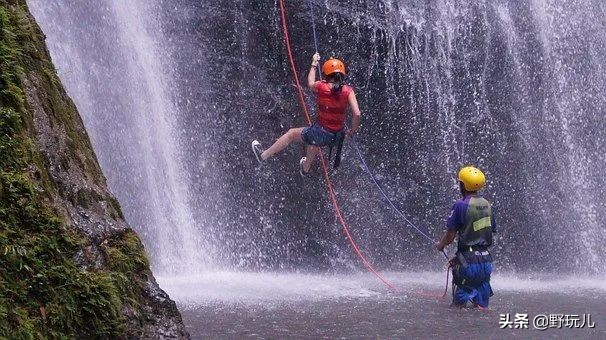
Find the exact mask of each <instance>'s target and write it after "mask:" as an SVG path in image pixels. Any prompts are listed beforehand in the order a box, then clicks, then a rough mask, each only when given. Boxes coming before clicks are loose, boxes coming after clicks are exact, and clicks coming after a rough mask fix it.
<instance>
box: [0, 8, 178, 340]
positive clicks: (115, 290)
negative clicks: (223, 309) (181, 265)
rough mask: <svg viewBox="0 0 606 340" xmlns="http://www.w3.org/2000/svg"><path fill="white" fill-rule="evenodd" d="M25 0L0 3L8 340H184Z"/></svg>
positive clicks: (0, 303)
mask: <svg viewBox="0 0 606 340" xmlns="http://www.w3.org/2000/svg"><path fill="white" fill-rule="evenodd" d="M44 39H45V37H44V35H43V33H42V32H41V31H40V29H39V27H38V25H37V24H36V22H35V20H34V19H33V17H32V16H31V15H30V13H29V11H28V9H27V5H26V3H25V1H24V0H0V165H1V176H0V337H32V336H33V337H52V338H55V337H84V338H89V337H118V338H188V334H187V332H186V331H185V327H184V325H183V323H182V320H181V315H180V314H179V312H178V310H177V308H176V305H175V303H174V302H173V301H172V300H170V298H169V297H168V295H167V294H166V293H165V292H164V291H162V289H160V287H159V286H158V284H157V283H156V281H155V279H154V277H153V275H152V273H151V271H150V269H149V261H148V259H147V256H146V254H145V250H144V248H143V245H142V244H141V242H140V240H139V237H138V236H137V235H136V233H135V232H134V231H133V230H132V229H130V228H129V226H128V224H127V223H126V221H125V220H124V217H123V215H122V212H121V210H120V205H119V204H118V202H117V200H116V199H115V198H114V197H113V195H112V194H111V192H110V191H109V189H108V187H107V185H106V180H105V178H104V176H103V174H102V172H101V169H100V167H99V164H98V162H97V159H96V157H95V154H94V152H93V149H92V146H91V144H90V141H89V138H88V136H87V134H86V131H85V129H84V126H83V123H82V121H81V118H80V116H79V115H78V112H77V110H76V107H75V106H74V104H73V102H72V101H71V100H70V98H69V97H68V96H67V94H66V92H65V90H64V88H63V86H62V85H61V82H60V81H59V78H58V77H57V74H56V71H55V69H54V67H53V65H52V62H51V59H50V56H49V53H48V51H47V49H46V46H45V43H44Z"/></svg>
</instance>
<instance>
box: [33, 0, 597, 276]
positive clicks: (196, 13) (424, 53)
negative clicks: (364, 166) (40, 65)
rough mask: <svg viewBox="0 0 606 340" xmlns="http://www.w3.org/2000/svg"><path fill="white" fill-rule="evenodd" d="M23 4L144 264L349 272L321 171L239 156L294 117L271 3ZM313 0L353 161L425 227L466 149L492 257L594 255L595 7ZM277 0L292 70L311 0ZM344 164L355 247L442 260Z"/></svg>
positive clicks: (386, 256)
mask: <svg viewBox="0 0 606 340" xmlns="http://www.w3.org/2000/svg"><path fill="white" fill-rule="evenodd" d="M29 3H30V5H31V6H32V10H33V12H34V14H35V16H36V18H37V19H38V20H39V22H40V24H41V26H42V28H43V30H44V32H45V33H46V34H47V36H48V43H49V48H50V50H51V54H52V55H53V59H54V61H55V63H56V65H57V67H58V69H59V74H60V76H61V78H62V79H63V80H64V82H65V83H66V85H67V88H68V90H69V93H70V95H71V96H72V97H73V98H74V100H75V102H76V104H77V105H78V108H79V109H80V111H81V113H82V115H83V117H84V120H85V123H86V125H87V128H88V130H89V132H90V135H91V138H92V140H93V144H94V147H95V150H96V151H97V154H98V155H99V158H100V161H101V164H102V167H103V169H104V171H105V174H106V176H107V177H108V180H109V182H110V185H111V187H112V189H113V190H114V191H115V192H116V194H117V196H118V198H119V199H120V201H121V203H122V204H123V206H124V210H125V214H126V217H127V219H128V220H129V222H130V223H131V224H132V225H133V226H134V227H135V228H136V229H137V230H138V231H139V232H140V233H141V234H142V236H143V238H144V240H145V244H146V246H147V247H148V250H149V252H150V253H151V257H152V262H153V263H154V265H155V267H156V268H157V269H159V270H161V271H165V272H170V271H171V270H174V271H181V272H182V271H185V272H196V271H199V270H202V271H204V268H203V267H204V266H207V265H209V264H213V265H214V267H216V268H221V269H236V270H242V269H245V270H267V269H270V270H311V271H317V270H330V271H341V270H350V269H351V268H355V267H357V262H356V260H355V258H354V257H352V255H351V252H350V251H349V250H348V248H347V247H348V246H347V243H346V242H345V241H344V240H343V238H342V236H341V233H340V231H339V228H338V226H337V225H336V224H335V220H334V218H333V212H332V210H331V209H332V208H331V207H330V205H329V204H328V202H327V200H326V192H325V191H324V188H323V184H322V183H321V181H320V180H319V177H320V176H319V174H318V173H316V174H315V175H314V177H313V178H312V179H302V178H299V177H298V176H297V162H298V159H299V157H300V156H301V150H300V148H298V147H291V148H290V149H288V150H287V151H286V152H285V153H284V154H282V155H280V156H278V157H277V158H276V159H274V160H272V161H271V162H269V163H268V164H267V165H266V166H264V167H261V168H259V167H256V164H255V162H254V159H253V157H252V155H251V154H250V151H249V149H250V144H249V143H250V141H251V140H252V139H259V140H261V141H262V142H263V143H264V145H268V144H269V143H271V142H272V141H273V140H274V139H275V138H276V137H278V136H279V135H280V134H281V133H283V132H284V131H285V130H286V129H288V128H289V127H292V126H301V125H303V124H304V122H303V120H302V118H301V115H300V108H299V107H298V104H297V102H296V100H295V98H294V96H293V87H292V84H291V76H290V74H289V69H288V64H287V63H286V59H285V55H284V44H283V40H282V33H281V31H280V21H279V16H278V15H277V14H278V13H277V12H276V6H275V3H274V2H273V1H261V2H254V3H246V2H238V1H237V2H234V3H232V4H231V5H230V6H228V7H225V5H224V4H223V3H221V2H211V1H193V0H175V1H171V2H167V1H156V2H148V1H142V0H140V1H119V0H114V1H110V0H104V1H95V2H92V1H90V2H78V3H71V2H69V3H68V2H67V1H62V0H54V1H37V0H31V1H29ZM311 3H312V5H313V6H314V7H315V13H316V16H317V26H318V37H319V45H320V52H321V54H322V55H323V56H324V57H328V56H330V55H336V56H339V57H342V58H343V59H345V61H346V63H347V66H348V68H349V70H350V71H349V78H348V81H349V82H350V83H351V84H352V85H353V86H354V88H355V89H356V91H357V93H358V99H359V101H360V104H361V107H362V111H363V126H362V129H361V130H360V134H359V136H358V138H359V141H360V144H361V147H362V150H363V152H364V154H365V156H366V158H367V161H368V163H369V165H370V166H371V167H372V168H373V170H374V171H375V173H376V174H377V176H378V179H379V181H380V182H381V183H382V185H383V186H384V187H385V188H386V190H387V193H388V195H390V196H391V197H392V198H393V199H394V200H395V201H396V202H397V204H398V206H399V207H401V208H402V209H403V210H404V211H405V212H406V213H407V214H408V215H409V216H410V218H411V219H412V220H413V222H414V223H416V224H417V225H418V226H419V227H420V228H423V230H426V231H427V232H428V233H429V234H430V235H432V236H434V237H436V238H437V237H438V235H439V234H440V233H441V232H442V230H443V225H444V219H445V217H446V216H447V215H448V212H449V208H450V205H451V204H452V202H453V201H454V200H455V199H456V198H457V189H456V185H457V182H456V180H455V175H456V171H457V169H458V168H459V167H460V166H462V165H464V164H469V163H473V164H477V165H478V166H479V167H480V168H482V169H484V170H485V171H486V173H487V174H488V185H487V188H486V191H485V194H486V197H487V198H488V199H489V200H491V201H492V202H493V203H494V207H495V211H496V216H497V221H498V224H499V231H500V233H499V235H498V237H497V242H496V245H495V257H496V258H498V259H499V261H498V264H499V266H502V267H503V268H504V269H510V268H511V269H513V270H520V271H535V270H540V271H545V272H556V271H562V270H563V271H567V272H578V273H598V272H600V271H602V270H603V269H604V262H603V261H602V260H601V259H600V255H601V254H603V253H604V244H605V243H606V242H605V241H606V236H605V235H604V228H603V225H604V221H605V220H606V207H605V206H604V202H605V201H606V191H605V190H604V187H603V184H604V180H603V178H604V175H605V174H604V169H605V168H606V167H605V165H606V159H605V157H604V153H603V152H602V150H604V148H605V147H606V135H605V134H606V132H605V131H606V120H605V119H604V114H603V112H602V111H603V110H602V107H605V106H606V97H605V95H604V90H605V89H606V84H605V82H606V80H605V79H606V77H605V76H606V74H605V70H604V67H603V64H604V62H603V59H604V57H603V55H605V52H606V40H605V38H604V37H605V36H606V29H605V28H604V25H603V24H602V22H603V20H602V15H603V14H604V12H605V8H604V7H605V5H604V4H603V2H601V1H547V0H544V1H541V0H535V1H529V2H515V1H504V0H502V1H448V0H440V1H438V0H436V1H431V2H418V1H406V0H399V1H387V0H385V1H364V0H358V1H352V2H347V3H344V2H342V1H333V0H325V1H318V0H314V1H311ZM287 11H288V16H289V25H290V27H291V29H292V35H293V37H292V38H293V39H292V40H293V41H292V43H293V47H294V52H295V59H296V62H297V64H298V65H299V66H300V69H301V71H303V70H305V69H306V67H307V64H308V62H309V58H310V56H311V54H312V53H313V42H312V32H311V22H310V12H309V7H308V3H307V2H289V1H287ZM342 164H343V165H342V167H341V168H340V169H339V170H338V171H333V173H332V177H333V180H334V182H335V185H336V188H337V196H338V199H339V201H340V202H341V204H342V205H343V209H344V212H345V216H346V217H347V220H348V221H349V223H350V224H351V227H352V232H353V234H354V237H355V238H356V239H357V240H359V243H360V246H361V247H362V249H363V250H364V251H365V252H366V253H367V254H368V255H369V257H370V259H371V261H372V262H373V263H376V264H377V265H378V266H379V267H380V268H386V269H387V268H389V269H393V270H415V269H418V268H428V269H437V268H439V267H440V266H441V263H440V262H439V261H437V259H438V258H439V257H438V256H437V255H436V254H435V252H434V251H433V249H432V248H431V247H430V246H429V245H428V244H426V243H424V241H423V240H422V239H421V238H419V236H418V235H416V234H415V233H414V232H413V231H411V230H410V229H408V228H407V227H406V225H405V224H403V223H402V221H400V220H398V219H397V218H396V216H395V215H394V214H393V212H392V211H391V210H390V209H389V208H388V207H387V206H385V205H384V202H383V201H382V198H381V196H380V195H378V194H377V193H376V191H375V190H374V188H373V187H372V184H371V183H370V182H369V181H368V179H367V178H366V177H365V174H364V173H363V172H362V171H361V169H360V167H359V163H358V162H357V160H356V159H355V154H354V153H353V152H352V149H351V147H350V146H349V145H346V148H345V153H344V161H343V163H342ZM519 254H525V256H519ZM563 259H566V260H563ZM198 266H201V267H198Z"/></svg>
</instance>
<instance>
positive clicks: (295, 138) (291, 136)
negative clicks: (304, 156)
mask: <svg viewBox="0 0 606 340" xmlns="http://www.w3.org/2000/svg"><path fill="white" fill-rule="evenodd" d="M301 131H303V128H294V129H290V130H288V131H287V132H286V133H285V134H283V135H282V137H280V138H278V140H277V141H276V142H275V143H274V144H273V145H272V146H271V147H269V149H267V150H265V151H263V153H262V154H261V158H262V159H263V160H264V161H265V160H267V159H269V158H270V157H271V156H273V155H275V154H276V153H278V152H280V151H282V150H284V148H286V147H287V146H288V145H289V144H290V143H292V142H297V143H303V140H302V139H301Z"/></svg>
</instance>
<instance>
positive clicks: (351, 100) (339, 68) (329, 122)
mask: <svg viewBox="0 0 606 340" xmlns="http://www.w3.org/2000/svg"><path fill="white" fill-rule="evenodd" d="M319 61H320V55H319V54H318V53H316V54H314V56H313V58H312V63H311V68H310V69H309V73H308V75H307V86H308V87H309V88H310V89H312V90H313V91H314V92H315V93H316V101H317V103H318V119H317V120H316V122H315V123H313V124H312V125H311V126H308V127H300V128H292V129H290V130H288V131H287V132H286V133H285V134H284V135H282V137H280V138H278V140H277V141H276V142H275V143H274V144H273V145H272V146H271V147H270V148H269V149H267V150H265V151H263V149H262V148H261V143H259V142H258V141H257V140H254V141H253V142H252V149H253V152H254V154H255V156H256V157H257V161H259V163H263V162H265V161H266V160H267V159H269V158H270V157H272V156H273V155H274V154H276V153H278V152H280V151H282V150H283V149H284V148H286V147H287V146H288V145H289V144H290V143H291V142H293V141H294V142H299V143H305V144H306V156H305V157H303V158H301V160H300V161H299V165H300V173H301V175H303V176H305V175H306V174H307V173H308V172H309V170H310V168H311V165H312V164H313V162H314V160H315V158H316V156H317V154H318V150H319V147H323V146H330V147H332V146H334V145H336V144H339V143H342V141H343V137H344V135H345V134H346V135H347V136H349V137H351V136H353V135H354V134H355V133H356V131H357V130H358V127H359V126H360V118H361V113H360V108H359V107H358V101H357V99H356V94H355V93H354V90H353V88H351V86H349V85H346V84H345V83H344V78H345V74H346V72H345V64H343V62H342V61H341V60H339V59H333V58H331V59H329V60H328V61H326V62H325V63H324V65H323V66H322V73H323V74H324V78H325V79H324V80H322V81H316V68H317V66H318V63H319ZM347 107H351V112H352V119H351V127H350V128H349V129H348V130H347V131H344V130H345V129H344V127H345V110H346V109H347ZM337 153H338V154H339V153H340V147H339V151H337ZM337 157H339V155H337ZM336 164H337V163H336Z"/></svg>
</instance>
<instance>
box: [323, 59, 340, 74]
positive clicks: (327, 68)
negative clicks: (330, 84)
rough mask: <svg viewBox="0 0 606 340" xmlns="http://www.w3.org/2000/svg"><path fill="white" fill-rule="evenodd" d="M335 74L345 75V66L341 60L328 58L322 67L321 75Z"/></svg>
mask: <svg viewBox="0 0 606 340" xmlns="http://www.w3.org/2000/svg"><path fill="white" fill-rule="evenodd" d="M336 72H340V73H343V74H345V64H343V62H342V61H341V60H339V59H335V58H330V59H328V60H327V61H326V62H324V65H322V73H324V74H325V75H327V76H328V75H331V74H333V73H336Z"/></svg>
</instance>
